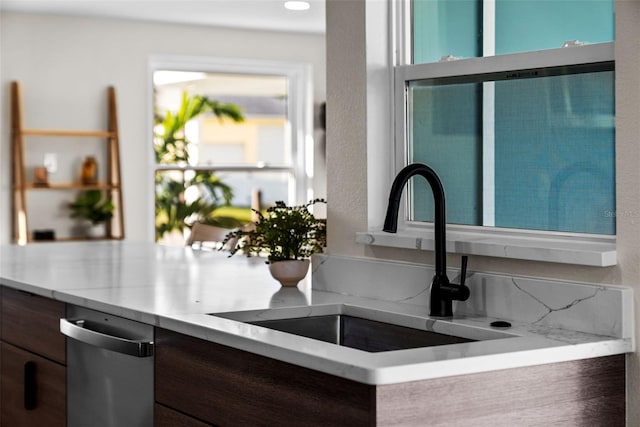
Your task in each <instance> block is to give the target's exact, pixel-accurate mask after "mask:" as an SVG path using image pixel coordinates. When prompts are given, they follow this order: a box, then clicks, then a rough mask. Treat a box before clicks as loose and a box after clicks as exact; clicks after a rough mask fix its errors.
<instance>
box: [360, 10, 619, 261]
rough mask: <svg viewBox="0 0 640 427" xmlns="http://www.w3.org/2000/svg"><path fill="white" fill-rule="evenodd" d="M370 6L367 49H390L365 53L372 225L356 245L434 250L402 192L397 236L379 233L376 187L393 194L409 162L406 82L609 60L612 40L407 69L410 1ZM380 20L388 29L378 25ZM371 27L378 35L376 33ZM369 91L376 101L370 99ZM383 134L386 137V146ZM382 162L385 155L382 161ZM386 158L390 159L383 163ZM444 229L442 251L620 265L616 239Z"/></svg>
mask: <svg viewBox="0 0 640 427" xmlns="http://www.w3.org/2000/svg"><path fill="white" fill-rule="evenodd" d="M373 3H377V2H373ZM373 3H369V2H368V3H367V11H366V13H367V17H366V28H367V31H366V37H367V46H376V45H377V46H380V45H381V44H385V43H386V46H387V47H386V49H385V48H377V49H371V50H368V52H367V81H368V89H369V91H368V99H367V117H368V120H367V122H368V123H367V135H368V141H367V148H368V150H367V151H368V153H369V154H368V157H367V165H368V197H369V203H368V209H369V214H368V218H369V221H368V231H367V232H362V233H357V235H356V241H357V242H359V243H363V244H369V245H380V246H390V247H399V248H417V249H425V250H433V224H432V223H424V222H412V221H408V220H407V209H408V204H409V203H408V202H407V201H406V199H407V197H406V194H407V191H406V190H405V197H404V198H405V203H402V204H401V208H400V212H399V221H398V233H397V234H395V235H394V234H389V233H384V232H382V231H380V230H381V224H382V223H383V218H384V212H385V210H386V203H387V197H388V194H379V193H380V188H387V189H388V188H390V186H391V182H392V181H393V177H394V176H395V174H396V173H397V172H398V171H399V170H400V169H401V168H402V167H404V166H405V165H406V164H407V161H408V159H409V157H408V146H407V144H406V142H405V141H407V139H406V138H407V132H408V128H407V126H406V124H407V108H406V106H407V103H406V87H407V84H408V82H409V81H412V80H420V79H424V78H434V77H450V76H455V75H468V74H485V73H487V74H488V73H492V72H505V71H512V70H514V69H515V70H524V69H535V68H542V67H553V66H563V65H574V64H588V63H596V62H614V47H615V42H609V43H600V44H593V45H583V46H572V47H567V48H558V49H547V50H540V51H534V52H523V53H513V54H505V55H499V56H484V57H478V58H469V59H460V60H455V61H445V62H436V63H426V64H411V63H410V62H411V61H410V52H411V42H410V41H411V11H410V0H401V1H388V2H385V6H384V7H381V6H380V5H375V4H373ZM380 3H382V2H380ZM487 3H490V2H487ZM370 5H371V6H372V7H370ZM385 22H386V24H383V23H385ZM380 28H386V29H387V31H386V32H384V31H380ZM373 29H377V34H376V31H374V30H373ZM381 33H385V34H381ZM383 62H384V63H385V65H386V66H385V67H384V68H383V67H381V64H382V63H383ZM614 64H615V62H614ZM514 65H515V66H514ZM614 66H615V65H614ZM382 76H384V77H382ZM383 78H384V80H383ZM381 81H386V84H387V85H388V89H384V90H381V89H380V88H378V89H376V88H375V87H374V84H375V83H378V84H379V83H380V82H381ZM371 92H372V93H373V94H374V95H375V96H369V93H371ZM385 99H386V100H387V102H388V103H387V104H386V105H387V106H382V107H381V106H380V101H381V100H385ZM383 114H386V115H387V117H388V118H389V119H388V124H386V125H384V124H380V123H379V121H377V120H371V118H372V116H374V117H375V116H380V115H383ZM385 135H388V136H389V139H386V141H385V140H384V136H385ZM389 140H392V141H393V144H389V142H388V141H389ZM380 156H383V157H382V158H380ZM384 156H386V159H391V160H390V161H386V160H384V159H385V157H384ZM447 231H448V235H447V250H448V251H449V252H453V253H464V254H471V255H474V254H475V255H486V256H498V257H506V258H515V259H526V260H538V261H550V262H561V263H570V264H582V265H594V266H611V265H615V264H617V255H616V250H615V242H616V239H615V235H614V236H608V235H596V234H581V233H568V232H557V231H541V230H528V229H518V230H516V229H504V228H495V227H487V226H471V225H455V224H448V225H447Z"/></svg>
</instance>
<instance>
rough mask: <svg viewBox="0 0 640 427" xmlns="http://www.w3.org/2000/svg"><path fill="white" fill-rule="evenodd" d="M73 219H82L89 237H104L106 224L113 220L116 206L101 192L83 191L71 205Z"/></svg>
mask: <svg viewBox="0 0 640 427" xmlns="http://www.w3.org/2000/svg"><path fill="white" fill-rule="evenodd" d="M69 208H70V209H71V218H78V219H82V220H84V222H85V225H84V228H85V233H86V235H87V237H93V238H96V237H104V236H105V230H104V224H105V223H106V222H107V221H110V220H111V218H113V212H114V210H115V206H114V204H113V202H112V200H111V198H110V197H105V195H103V193H102V191H100V190H87V191H81V192H80V193H78V195H77V196H76V199H75V201H74V202H73V203H70V204H69Z"/></svg>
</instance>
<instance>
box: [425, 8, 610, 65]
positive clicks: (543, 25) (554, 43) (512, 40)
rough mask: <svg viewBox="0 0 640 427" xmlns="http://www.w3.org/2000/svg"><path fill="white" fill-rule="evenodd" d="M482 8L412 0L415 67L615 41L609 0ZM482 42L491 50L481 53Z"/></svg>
mask: <svg viewBox="0 0 640 427" xmlns="http://www.w3.org/2000/svg"><path fill="white" fill-rule="evenodd" d="M483 8H484V5H483V2H482V1H481V0H413V1H412V38H413V39H412V49H413V52H412V54H413V63H414V64H422V63H428V62H436V61H439V60H441V58H442V57H446V56H454V57H456V58H474V57H479V56H483V55H493V54H498V55H500V54H506V53H516V52H530V51H536V50H542V49H554V48H560V47H562V46H563V43H564V42H566V41H572V40H578V41H580V42H582V43H589V44H594V43H604V42H610V41H613V40H614V37H615V34H614V33H615V31H614V3H613V0H544V1H541V0H495V11H493V8H488V9H487V10H486V11H485V10H483ZM483 37H484V38H486V39H487V43H488V46H493V49H491V47H488V49H491V50H492V51H487V52H483V45H484V40H483ZM491 40H494V41H493V42H492V41H491Z"/></svg>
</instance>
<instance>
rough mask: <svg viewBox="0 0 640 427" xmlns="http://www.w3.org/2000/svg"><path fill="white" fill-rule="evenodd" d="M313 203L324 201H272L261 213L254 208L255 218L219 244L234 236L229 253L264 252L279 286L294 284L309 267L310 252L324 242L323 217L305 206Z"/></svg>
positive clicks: (324, 225) (324, 243) (313, 251)
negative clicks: (292, 202) (233, 242)
mask: <svg viewBox="0 0 640 427" xmlns="http://www.w3.org/2000/svg"><path fill="white" fill-rule="evenodd" d="M316 203H326V201H325V200H324V199H315V200H311V201H310V202H308V203H307V204H304V205H301V206H287V205H286V204H285V203H284V202H276V205H275V206H272V207H270V208H268V209H267V211H266V213H265V214H263V213H262V212H258V211H255V210H254V212H255V213H256V214H257V216H258V221H256V222H255V223H254V224H251V225H250V226H249V227H244V228H242V229H240V230H236V231H232V232H231V233H229V234H227V236H226V237H225V239H224V241H223V242H222V246H223V247H225V245H226V243H228V242H230V241H232V240H233V239H237V240H238V243H237V244H236V245H235V246H234V247H232V248H231V249H229V252H230V255H229V256H233V255H234V254H235V253H237V252H238V251H242V252H244V253H246V254H247V256H253V255H258V256H259V255H266V256H267V261H266V263H267V264H269V270H270V272H271V275H272V276H273V277H274V278H275V279H276V280H278V281H279V282H280V284H281V285H282V286H297V284H298V282H299V281H300V280H302V279H303V278H304V276H305V275H306V273H307V271H308V269H309V258H310V257H311V255H313V254H315V253H319V252H322V251H323V250H324V247H325V246H326V244H327V220H326V219H320V218H316V217H315V216H314V215H313V214H312V213H311V212H309V206H311V205H314V204H316ZM282 263H286V264H294V265H297V266H295V267H294V266H293V265H284V264H282Z"/></svg>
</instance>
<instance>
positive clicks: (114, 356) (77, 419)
mask: <svg viewBox="0 0 640 427" xmlns="http://www.w3.org/2000/svg"><path fill="white" fill-rule="evenodd" d="M60 332H62V333H63V334H64V335H66V336H67V337H68V338H69V339H67V426H68V427H87V426H91V427H123V426H126V427H146V426H149V427H151V426H153V372H154V366H153V360H154V358H153V326H150V325H147V324H144V323H139V322H134V321H132V320H128V319H124V318H121V317H117V316H112V315H109V314H105V313H101V312H98V311H94V310H88V309H85V308H82V307H77V306H71V305H69V306H67V318H66V319H60Z"/></svg>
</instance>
